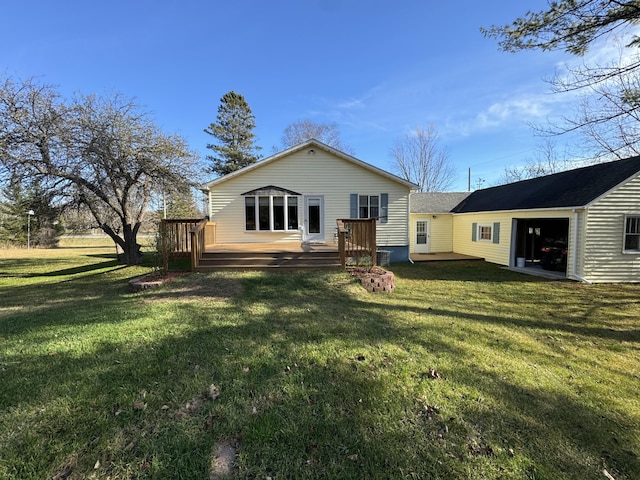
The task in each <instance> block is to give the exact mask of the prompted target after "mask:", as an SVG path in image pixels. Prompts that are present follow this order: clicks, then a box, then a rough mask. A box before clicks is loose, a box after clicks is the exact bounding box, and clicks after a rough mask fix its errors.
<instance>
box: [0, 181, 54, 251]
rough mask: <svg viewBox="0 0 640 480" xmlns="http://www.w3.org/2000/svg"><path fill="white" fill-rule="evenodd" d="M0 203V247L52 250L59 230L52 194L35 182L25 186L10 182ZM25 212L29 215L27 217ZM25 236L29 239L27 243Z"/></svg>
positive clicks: (19, 182) (17, 182) (18, 182)
mask: <svg viewBox="0 0 640 480" xmlns="http://www.w3.org/2000/svg"><path fill="white" fill-rule="evenodd" d="M3 197H4V199H3V201H2V202H0V243H1V244H7V245H15V246H18V245H27V243H29V244H30V245H31V246H39V247H45V248H51V247H56V246H57V245H58V236H59V235H60V234H61V233H62V226H61V225H60V222H59V221H58V218H59V216H60V209H59V208H58V207H56V206H54V205H53V200H54V199H53V194H52V193H51V192H50V191H47V189H45V188H44V187H43V186H42V184H41V183H40V182H38V181H33V182H31V184H30V185H25V184H24V183H23V182H21V181H19V180H15V179H14V180H12V181H11V182H10V183H9V186H8V187H7V188H6V189H5V190H4V192H3ZM27 212H33V213H32V214H28V213H27ZM27 236H28V237H29V238H28V239H27Z"/></svg>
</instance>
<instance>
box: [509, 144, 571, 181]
mask: <svg viewBox="0 0 640 480" xmlns="http://www.w3.org/2000/svg"><path fill="white" fill-rule="evenodd" d="M569 168H571V164H570V163H569V161H568V160H567V159H566V158H562V157H560V156H559V155H558V154H557V152H556V146H555V144H554V143H553V141H551V140H550V139H548V138H547V139H545V140H544V141H543V143H542V144H541V145H540V146H539V148H538V149H537V151H536V154H535V156H534V158H530V159H527V160H526V161H525V164H524V165H521V166H516V167H507V168H505V169H504V173H503V174H502V177H500V179H499V180H498V184H499V185H502V184H505V183H512V182H519V181H520V180H527V179H529V178H536V177H542V176H544V175H550V174H552V173H557V172H561V171H563V170H567V169H569Z"/></svg>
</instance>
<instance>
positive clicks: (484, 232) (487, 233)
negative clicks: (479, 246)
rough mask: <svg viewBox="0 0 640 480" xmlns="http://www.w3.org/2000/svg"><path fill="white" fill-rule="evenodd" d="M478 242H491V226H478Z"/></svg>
mask: <svg viewBox="0 0 640 480" xmlns="http://www.w3.org/2000/svg"><path fill="white" fill-rule="evenodd" d="M478 240H479V241H481V242H490V241H492V240H493V225H478Z"/></svg>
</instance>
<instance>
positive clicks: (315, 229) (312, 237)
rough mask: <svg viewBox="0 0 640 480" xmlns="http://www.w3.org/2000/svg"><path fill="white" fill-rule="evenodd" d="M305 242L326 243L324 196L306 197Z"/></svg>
mask: <svg viewBox="0 0 640 480" xmlns="http://www.w3.org/2000/svg"><path fill="white" fill-rule="evenodd" d="M302 240H303V241H305V242H324V196H322V195H307V196H305V197H304V235H303V239H302Z"/></svg>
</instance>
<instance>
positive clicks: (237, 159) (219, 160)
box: [204, 90, 260, 175]
mask: <svg viewBox="0 0 640 480" xmlns="http://www.w3.org/2000/svg"><path fill="white" fill-rule="evenodd" d="M255 126H256V122H255V116H254V115H253V113H251V108H250V107H249V104H248V103H247V101H246V100H245V99H244V97H243V96H242V95H240V94H239V93H236V92H234V91H233V90H232V91H230V92H228V93H225V94H224V95H223V96H222V98H221V99H220V105H219V106H218V116H217V117H216V121H215V122H214V123H212V124H211V125H209V127H208V128H205V130H204V131H205V133H208V134H209V135H211V136H213V137H215V138H217V139H218V141H219V142H220V143H219V144H211V143H210V144H207V148H209V149H211V150H213V151H214V152H215V153H214V155H208V156H207V159H208V160H210V161H211V162H212V165H211V167H209V171H210V172H212V173H217V174H218V175H226V174H228V173H231V172H235V171H236V170H238V169H240V168H243V167H246V166H248V165H251V164H253V163H255V162H257V161H258V160H259V159H260V155H258V154H257V151H258V150H260V147H257V146H256V145H254V140H255V138H256V136H255V134H254V133H253V129H254V128H255Z"/></svg>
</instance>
